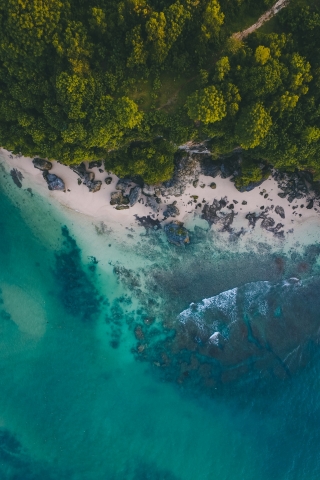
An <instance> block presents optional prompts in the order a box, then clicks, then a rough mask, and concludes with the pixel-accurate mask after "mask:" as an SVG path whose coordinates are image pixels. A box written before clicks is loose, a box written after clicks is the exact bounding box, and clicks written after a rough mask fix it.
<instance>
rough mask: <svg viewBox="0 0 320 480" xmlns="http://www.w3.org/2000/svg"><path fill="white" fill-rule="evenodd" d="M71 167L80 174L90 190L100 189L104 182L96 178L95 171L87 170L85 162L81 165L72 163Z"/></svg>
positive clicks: (96, 190) (92, 191) (93, 191)
mask: <svg viewBox="0 0 320 480" xmlns="http://www.w3.org/2000/svg"><path fill="white" fill-rule="evenodd" d="M70 168H71V170H73V171H74V172H75V173H76V174H77V175H79V177H80V178H81V179H82V181H83V183H84V185H86V186H87V187H88V189H89V192H91V193H95V192H98V191H99V190H100V188H101V186H102V182H101V181H100V180H95V174H94V173H93V172H87V169H86V166H85V164H84V163H83V162H82V163H81V164H80V165H71V166H70Z"/></svg>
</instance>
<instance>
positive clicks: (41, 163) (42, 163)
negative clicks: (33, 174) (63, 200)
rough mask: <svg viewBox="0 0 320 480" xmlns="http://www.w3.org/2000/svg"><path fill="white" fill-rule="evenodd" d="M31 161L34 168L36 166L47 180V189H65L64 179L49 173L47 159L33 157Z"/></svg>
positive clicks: (49, 168)
mask: <svg viewBox="0 0 320 480" xmlns="http://www.w3.org/2000/svg"><path fill="white" fill-rule="evenodd" d="M32 163H33V165H34V167H35V168H38V169H39V170H41V171H42V176H43V178H44V179H45V181H46V182H47V185H48V188H49V190H61V191H63V192H65V191H66V187H65V184H64V181H63V180H62V179H61V178H60V177H58V176H57V175H54V174H53V173H49V171H50V170H51V169H52V163H51V162H48V160H44V159H43V158H34V159H33V160H32Z"/></svg>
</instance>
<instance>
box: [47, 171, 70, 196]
mask: <svg viewBox="0 0 320 480" xmlns="http://www.w3.org/2000/svg"><path fill="white" fill-rule="evenodd" d="M42 175H43V178H44V179H45V181H46V182H47V184H48V188H49V190H60V191H62V192H65V191H66V187H65V184H64V181H63V180H62V179H61V178H60V177H57V175H54V174H53V173H48V172H47V170H44V172H43V174H42Z"/></svg>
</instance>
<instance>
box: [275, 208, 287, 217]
mask: <svg viewBox="0 0 320 480" xmlns="http://www.w3.org/2000/svg"><path fill="white" fill-rule="evenodd" d="M274 211H275V212H276V213H277V214H278V215H280V217H281V218H285V217H286V215H285V212H284V209H283V208H282V207H280V205H277V206H276V208H275V209H274Z"/></svg>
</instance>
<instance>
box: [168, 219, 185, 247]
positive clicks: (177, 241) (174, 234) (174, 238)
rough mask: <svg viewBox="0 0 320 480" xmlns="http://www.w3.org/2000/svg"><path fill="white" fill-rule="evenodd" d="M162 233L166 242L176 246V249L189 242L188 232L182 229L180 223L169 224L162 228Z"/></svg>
mask: <svg viewBox="0 0 320 480" xmlns="http://www.w3.org/2000/svg"><path fill="white" fill-rule="evenodd" d="M164 231H165V233H166V235H167V239H168V242H169V243H172V244H173V245H177V247H181V246H183V245H185V244H186V243H189V242H190V239H189V232H188V230H187V229H186V228H184V226H183V223H182V222H177V221H175V222H171V223H170V224H168V225H166V226H165V227H164Z"/></svg>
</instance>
